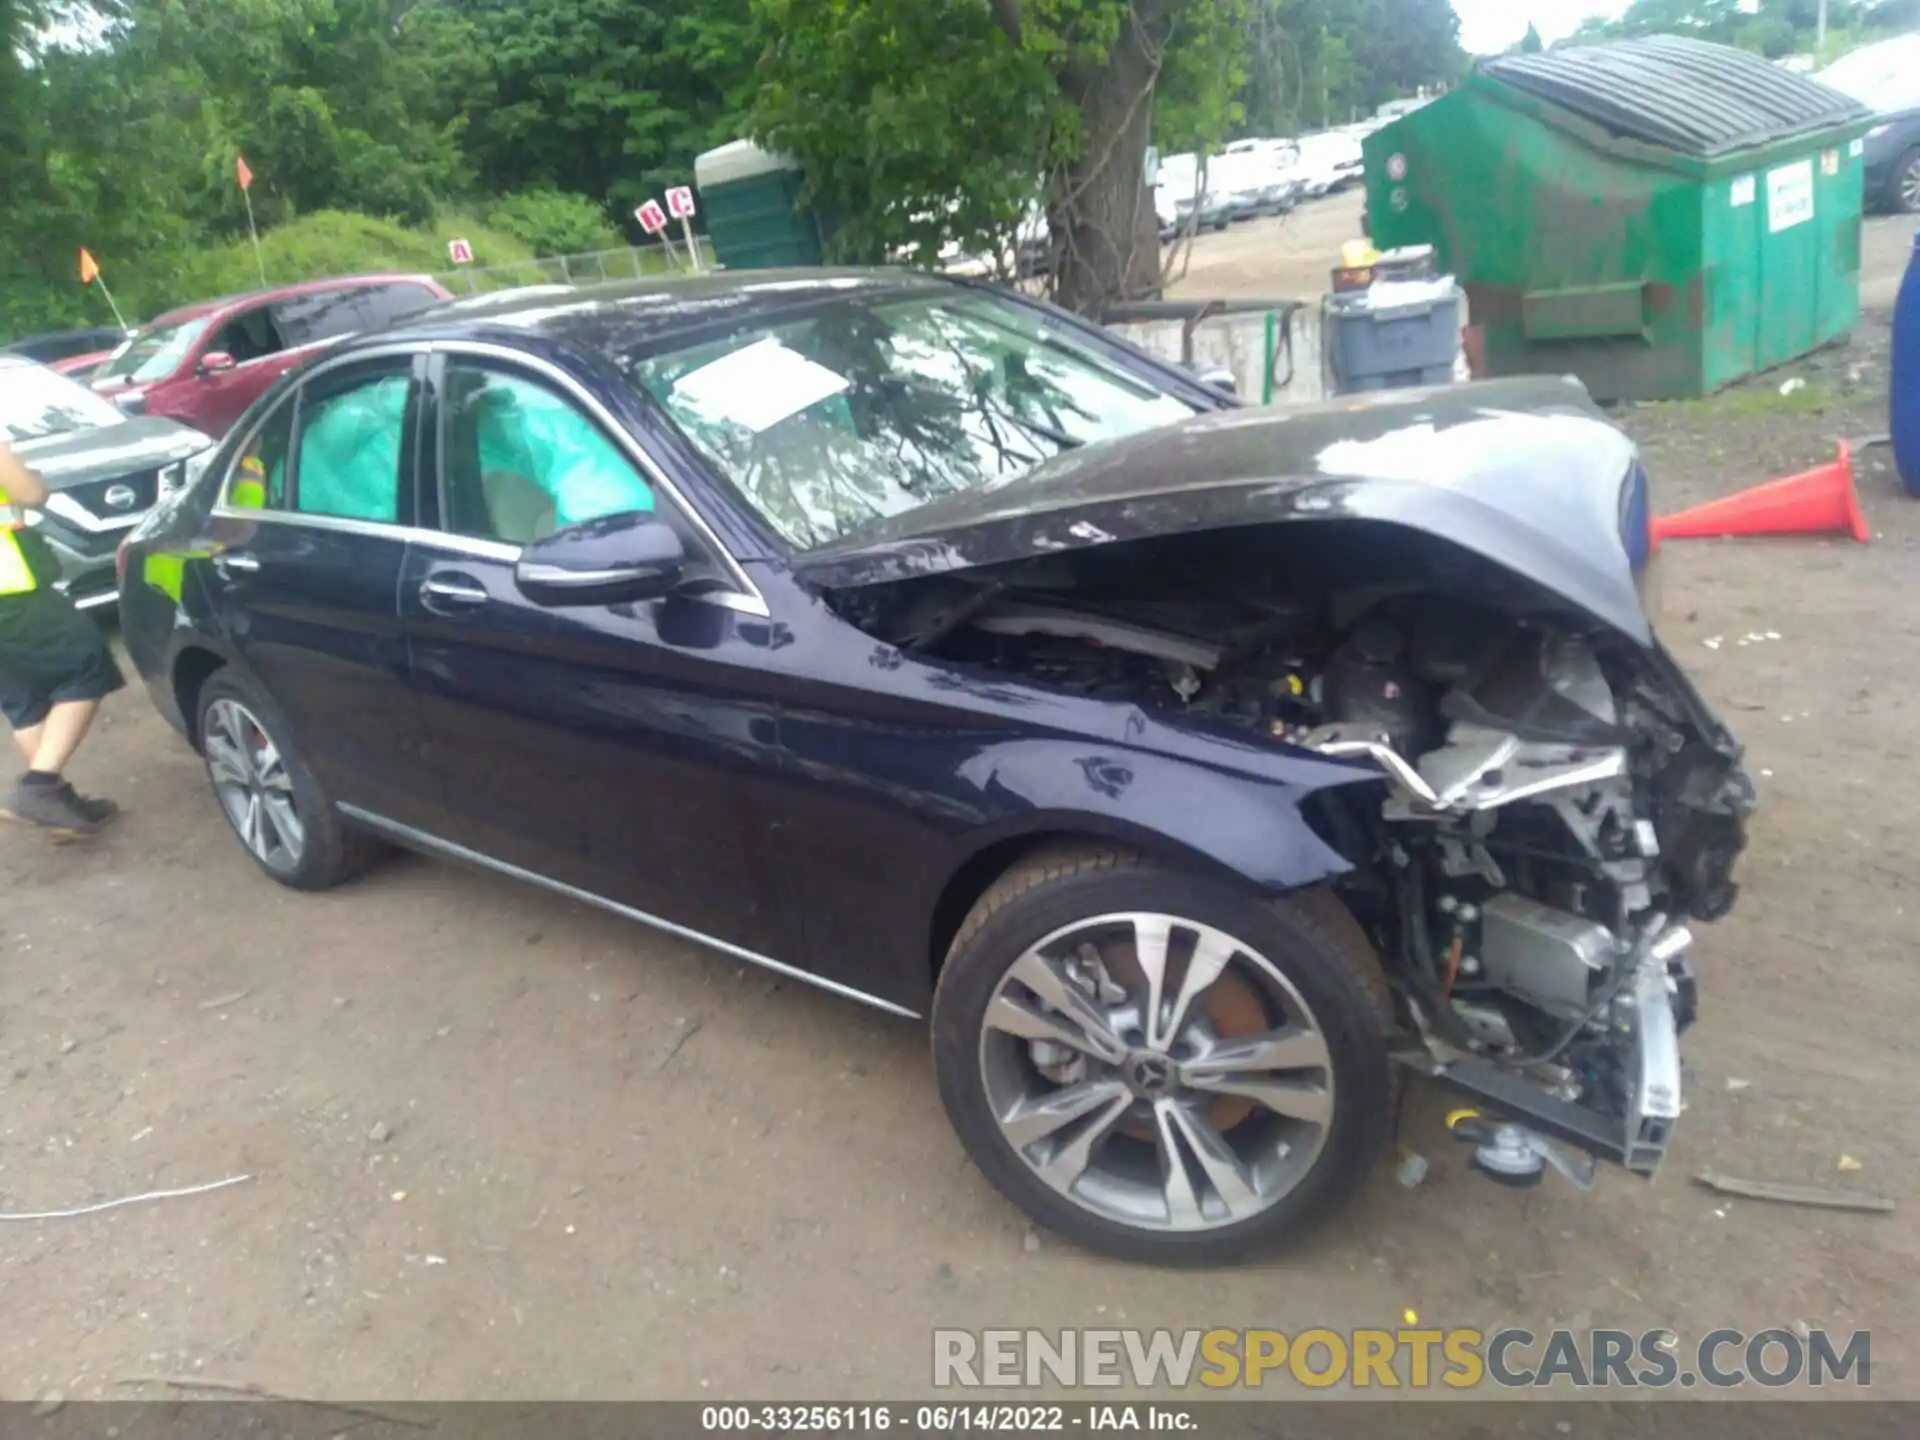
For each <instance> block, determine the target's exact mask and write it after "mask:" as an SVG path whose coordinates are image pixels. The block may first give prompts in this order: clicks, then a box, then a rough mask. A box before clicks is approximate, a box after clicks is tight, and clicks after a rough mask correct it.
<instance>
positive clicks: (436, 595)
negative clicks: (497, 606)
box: [420, 575, 493, 610]
mask: <svg viewBox="0 0 1920 1440" xmlns="http://www.w3.org/2000/svg"><path fill="white" fill-rule="evenodd" d="M492 599H493V597H492V596H491V595H489V594H488V593H487V590H486V587H485V586H484V585H482V584H481V583H480V582H479V581H477V580H470V579H468V578H467V577H466V576H465V575H429V576H428V577H427V578H426V579H425V580H422V581H421V582H420V600H421V603H422V604H424V605H425V606H426V607H427V608H428V609H429V610H432V609H434V608H436V607H439V608H458V607H464V608H471V607H472V606H475V605H485V604H486V603H487V602H488V601H490V600H492Z"/></svg>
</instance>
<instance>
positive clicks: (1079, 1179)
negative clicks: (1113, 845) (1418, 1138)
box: [933, 848, 1390, 1265]
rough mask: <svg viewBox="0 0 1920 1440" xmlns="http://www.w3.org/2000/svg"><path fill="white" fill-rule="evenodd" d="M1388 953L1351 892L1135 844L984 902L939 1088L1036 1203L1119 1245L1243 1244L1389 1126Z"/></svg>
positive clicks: (1339, 1190)
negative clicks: (1317, 888)
mask: <svg viewBox="0 0 1920 1440" xmlns="http://www.w3.org/2000/svg"><path fill="white" fill-rule="evenodd" d="M1388 1018H1389V1011H1388V1002H1387V999H1386V991H1385V985H1384V981H1383V980H1382V977H1381V973H1380V969H1379V965H1378V961H1377V958H1376V957H1375V955H1374V953H1373V950H1372V947H1371V946H1370V945H1369V944H1368V943H1367V940H1366V937H1365V935H1364V934H1363V933H1362V932H1361V931H1360V929H1359V927H1358V926H1357V925H1356V924H1355V923H1354V921H1353V919H1352V917H1351V916H1350V915H1348V914H1347V912H1346V911H1345V910H1344V908H1343V907H1341V906H1340V905H1339V903H1338V902H1337V901H1336V900H1334V899H1333V898H1332V897H1331V896H1328V895H1325V894H1314V895H1308V896H1300V897H1290V898H1289V899H1286V900H1282V901H1279V902H1268V901H1265V900H1262V899H1260V898H1258V897H1256V896H1252V895H1249V894H1247V893H1245V892H1243V891H1241V890H1238V889H1236V888H1235V887H1233V886H1232V885H1229V884H1226V883H1223V882H1221V881H1217V880H1214V879H1211V878H1209V877H1206V876H1202V875H1196V874H1191V873H1187V872H1184V871H1181V870H1176V869H1171V868H1167V867H1164V866H1161V865H1158V864H1155V863H1153V862H1151V861H1149V860H1146V859H1144V858H1142V857H1141V856H1139V855H1137V854H1135V853H1133V852H1130V851H1125V850H1118V849H1108V848H1094V849H1075V850H1066V851H1054V852H1049V853H1046V854H1042V855H1039V856H1036V857H1035V858H1033V859H1032V860H1031V861H1029V862H1027V863H1024V864H1022V865H1020V866H1018V867H1016V868H1015V869H1014V870H1012V871H1010V872H1009V873H1008V874H1007V875H1005V876H1003V877H1002V878H1001V880H1000V881H999V882H998V883H996V884H995V885H994V886H993V887H992V888H991V889H989V890H988V892H987V893H986V894H985V895H984V896H982V898H981V899H980V901H979V903H978V904H977V905H976V906H975V907H974V909H973V912H972V913H971V914H970V915H969V916H968V918H967V920H966V922H965V924H964V925H962V927H961V929H960V932H959V935H958V936H957V938H956V939H955V941H954V943H953V947H952V949H951V951H950V953H949V956H948V959H947V964H946V967H945V969H944V970H943V971H942V974H941V977H940V984H939V989H938V992H937V994H936V997H935V1002H934V1017H933V1020H934V1024H933V1047H934V1063H935V1068H936V1070H937V1073H938V1079H939V1086H940V1094H941V1099H942V1100H943V1101H944V1102H945V1105H946V1109H947V1114H948V1116H949V1118H950V1119H951V1120H952V1122H953V1125H954V1128H955V1129H956V1130H957V1131H958V1132H959V1135H960V1138H961V1141H962V1143H964V1144H965V1146H966V1148H967V1151H968V1153H969V1155H970V1156H971V1157H972V1159H973V1160H974V1163H976V1164H977V1165H978V1166H979V1167H980V1169H981V1171H982V1172H983V1173H984V1174H985V1175H986V1176H987V1178H988V1179H990V1180H991V1181H993V1183H994V1184H995V1185H996V1186H997V1187H998V1188H999V1189H1000V1190H1001V1191H1002V1192H1003V1193H1004V1194H1005V1195H1006V1196H1007V1197H1008V1198H1009V1199H1011V1200H1012V1201H1013V1202H1014V1203H1015V1204H1017V1205H1018V1206H1020V1208H1021V1209H1023V1210H1025V1211H1026V1212H1027V1214H1028V1215H1030V1216H1032V1217H1033V1218H1034V1219H1035V1220H1036V1221H1038V1222H1040V1223H1041V1224H1043V1225H1045V1226H1047V1227H1048V1228H1050V1229H1052V1230H1055V1231H1058V1232H1059V1233H1060V1234H1062V1235H1064V1236H1066V1237H1067V1238H1068V1239H1070V1240H1072V1241H1075V1242H1076V1243H1078V1244H1081V1245H1084V1246H1086V1247H1087V1248H1088V1249H1091V1250H1098V1251H1101V1252H1103V1253H1105V1254H1109V1255H1114V1256H1118V1257H1120V1258H1123V1259H1129V1260H1140V1261H1146V1262H1150V1263H1157V1264H1170V1265H1206V1264H1219V1263H1225V1262H1229V1261H1234V1260H1238V1259H1241V1258H1243V1257H1245V1256H1246V1255H1248V1254H1249V1253H1252V1252H1255V1251H1257V1250H1259V1249H1262V1248H1264V1247H1266V1246H1268V1245H1270V1244H1273V1243H1276V1242H1278V1241H1280V1240H1281V1239H1283V1238H1285V1237H1289V1236H1291V1235H1292V1234H1294V1233H1296V1232H1297V1231H1299V1230H1300V1229H1301V1228H1302V1227H1304V1226H1305V1225H1306V1224H1307V1223H1308V1222H1309V1221H1310V1220H1312V1219H1313V1218H1315V1217H1316V1216H1318V1215H1320V1214H1322V1213H1324V1212H1326V1211H1328V1210H1330V1209H1331V1208H1333V1207H1334V1206H1336V1205H1338V1204H1339V1203H1340V1202H1341V1201H1342V1200H1344V1199H1345V1198H1346V1197H1347V1196H1348V1195H1349V1194H1350V1193H1351V1192H1352V1191H1353V1189H1354V1188H1355V1187H1356V1186H1357V1185H1358V1184H1359V1183H1360V1181H1361V1180H1362V1179H1363V1178H1364V1177H1365V1175H1366V1173H1367V1171H1368V1169H1369V1167H1370V1166H1371V1164H1372V1162H1373V1159H1374V1157H1375V1155H1376V1154H1377V1153H1378V1151H1379V1148H1380V1146H1381V1144H1382V1142H1383V1141H1384V1139H1385V1138H1386V1134H1387V1129H1388V1125H1389V1109H1390V1106H1389V1082H1388V1064H1387V1050H1386V1040H1385V1033H1386V1028H1387V1024H1388Z"/></svg>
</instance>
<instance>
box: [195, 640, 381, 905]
mask: <svg viewBox="0 0 1920 1440" xmlns="http://www.w3.org/2000/svg"><path fill="white" fill-rule="evenodd" d="M199 703H200V713H199V715H198V716H197V717H196V721H197V726H198V728H197V729H196V730H195V731H194V733H195V734H196V735H198V736H199V737H200V751H201V754H202V756H203V757H204V758H205V760H206V763H207V777H208V780H209V782H210V783H211V785H212V787H213V791H214V798H215V800H216V801H217V802H218V803H219V805H220V809H221V813H222V814H223V815H225V816H226V819H227V823H228V825H230V826H231V827H232V828H233V832H234V835H235V837H236V838H237V839H238V840H239V841H240V844H241V846H242V848H244V849H245V850H246V852H247V854H248V855H249V856H251V857H252V859H253V861H254V863H255V864H256V865H258V866H259V867H260V868H261V869H262V870H264V871H265V872H266V873H267V874H268V875H269V876H271V877H272V878H273V879H275V880H277V881H279V882H280V883H281V884H282V885H285V886H287V887H289V888H290V889H294V890H309V891H315V890H330V889H332V888H333V887H334V886H336V885H339V884H341V883H342V882H344V881H347V880H350V879H352V878H353V877H354V876H355V875H358V874H359V873H360V872H361V871H363V870H365V869H366V868H367V867H368V866H369V865H372V864H373V863H374V862H375V861H376V860H378V859H380V858H381V857H382V856H383V855H385V854H387V853H388V850H387V847H386V846H384V845H382V844H381V843H380V842H379V841H377V840H374V839H373V838H371V837H370V836H367V835H363V834H360V833H359V832H357V831H354V830H349V829H348V828H347V827H346V826H345V825H343V824H342V823H341V820H340V815H339V812H338V811H336V810H335V809H334V807H333V799H332V797H331V796H329V795H328V794H327V793H326V791H325V790H324V789H323V788H322V786H321V784H320V782H319V781H318V780H317V779H315V778H314V774H313V772H312V770H310V769H309V768H308V766H307V763H306V761H305V760H303V759H302V758H301V756H300V752H299V749H298V747H297V745H296V743H295V741H294V736H293V727H292V726H291V725H289V724H288V723H287V719H286V717H285V716H284V715H282V714H281V713H280V708H279V707H278V706H277V705H275V704H274V703H273V701H272V700H271V699H270V698H268V696H267V694H266V692H265V691H263V690H262V689H261V688H260V687H259V686H258V685H256V684H254V683H253V682H252V681H250V680H248V679H247V678H245V677H244V676H242V675H239V674H237V673H235V672H234V671H232V670H220V671H217V672H215V674H214V675H213V676H211V677H210V678H209V679H208V680H207V682H206V684H204V685H203V686H201V687H200V697H199Z"/></svg>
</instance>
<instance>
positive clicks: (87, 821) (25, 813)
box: [0, 781, 112, 837]
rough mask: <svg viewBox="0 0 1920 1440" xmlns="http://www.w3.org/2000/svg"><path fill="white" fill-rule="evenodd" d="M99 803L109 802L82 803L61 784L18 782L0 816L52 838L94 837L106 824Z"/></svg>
mask: <svg viewBox="0 0 1920 1440" xmlns="http://www.w3.org/2000/svg"><path fill="white" fill-rule="evenodd" d="M101 803H107V804H111V803H112V802H111V801H108V802H98V801H95V802H91V803H90V802H87V801H83V800H82V799H81V798H80V797H79V796H78V795H76V794H74V793H73V787H72V786H71V785H68V784H66V783H65V782H64V781H62V782H61V783H60V784H58V785H28V784H26V783H25V782H24V781H22V782H21V783H18V784H16V785H15V786H14V787H13V794H12V795H11V796H9V797H8V799H7V805H6V809H5V810H4V811H0V813H3V814H5V815H6V816H7V817H8V818H9V819H12V820H18V821H20V822H21V823H22V824H23V825H35V826H38V827H39V828H40V829H42V830H47V831H50V832H52V833H53V834H54V835H56V836H66V837H76V836H82V835H93V834H96V833H98V831H99V829H100V827H101V825H103V824H104V823H105V822H106V815H103V814H101V813H100V812H99V810H98V808H97V807H98V805H99V804H101ZM107 813H108V814H111V813H112V812H111V811H109V812H107Z"/></svg>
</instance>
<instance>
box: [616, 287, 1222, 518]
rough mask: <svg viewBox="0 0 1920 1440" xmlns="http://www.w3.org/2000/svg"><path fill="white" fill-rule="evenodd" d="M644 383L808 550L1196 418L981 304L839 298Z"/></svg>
mask: <svg viewBox="0 0 1920 1440" xmlns="http://www.w3.org/2000/svg"><path fill="white" fill-rule="evenodd" d="M631 373H632V374H633V377H634V379H635V380H636V381H638V383H639V384H640V385H642V386H643V387H644V388H645V389H646V391H647V392H648V393H649V394H650V395H652V396H653V398H654V399H655V400H657V401H659V402H660V403H661V404H662V405H664V406H665V407H666V409H667V411H668V413H669V414H671V415H672V416H673V418H674V419H675V420H676V421H677V422H678V423H679V424H680V426H681V428H682V429H683V430H685V432H686V433H687V434H688V436H690V437H691V438H692V439H693V441H694V443H695V444H697V445H698V446H699V447H700V448H701V449H702V450H704V451H705V452H706V453H707V455H708V456H710V457H711V458H712V459H713V461H714V463H715V464H716V465H718V466H719V468H720V469H721V471H722V472H723V473H724V474H725V475H726V476H727V478H728V479H729V480H731V481H732V482H733V484H734V486H735V487H736V488H737V489H738V490H739V491H740V493H741V494H742V495H743V496H744V497H745V498H746V500H747V501H748V503H749V504H751V505H752V506H753V507H754V508H755V509H756V510H757V511H759V513H760V514H761V516H762V517H763V518H765V520H766V521H767V523H768V524H770V525H771V526H772V527H773V528H774V529H775V530H776V531H777V532H779V534H781V535H782V536H784V537H785V538H786V539H787V540H788V541H789V542H790V543H791V544H793V545H795V546H797V547H799V548H801V549H813V548H816V547H818V546H822V545H827V544H831V543H832V542H833V541H835V540H838V539H839V538H841V537H842V536H844V535H846V534H848V533H849V532H851V531H853V530H857V529H859V528H860V527H861V526H864V525H868V524H871V523H874V522H876V521H880V520H885V519H889V518H891V517H893V516H897V515H901V514H904V513H905V512H907V511H910V510H913V509H916V508H917V507H919V506H921V505H924V504H926V503H927V502H929V501H931V500H936V499H938V498H940V497H941V496H943V495H951V494H953V493H955V492H957V491H963V490H979V489H990V488H992V487H995V486H999V485H1004V484H1007V483H1008V482H1009V481H1012V480H1016V479H1018V478H1019V477H1021V476H1022V475H1025V474H1026V473H1027V472H1028V471H1029V470H1031V469H1033V467H1034V466H1036V465H1038V464H1039V463H1040V462H1041V461H1043V460H1047V459H1050V458H1051V457H1052V456H1054V455H1057V454H1059V453H1060V452H1061V451H1062V450H1068V449H1072V448H1074V447H1076V446H1079V445H1084V444H1088V443H1091V442H1094V441H1099V440H1111V439H1117V438H1119V437H1120V436H1123V435H1132V434H1135V433H1137V432H1139V431H1141V430H1148V429H1152V428H1154V427H1156V426H1160V425H1167V424H1171V423H1172V422H1174V421H1176V420H1182V419H1185V418H1187V417H1188V416H1190V415H1193V414H1195V413H1197V411H1198V410H1199V408H1200V407H1198V406H1197V405H1191V404H1188V403H1187V402H1185V401H1183V400H1180V399H1177V398H1175V397H1174V396H1172V395H1170V394H1167V393H1165V392H1164V391H1162V390H1159V389H1156V388H1155V387H1154V386H1153V385H1152V384H1151V383H1150V382H1148V381H1145V380H1142V379H1140V378H1138V377H1136V376H1133V375H1130V374H1128V373H1126V372H1125V371H1123V370H1121V369H1119V368H1118V367H1117V366H1115V365H1114V364H1113V363H1112V362H1110V361H1107V360H1105V359H1102V358H1100V357H1099V356H1097V355H1095V354H1094V353H1093V352H1092V351H1090V350H1083V349H1082V348H1080V347H1079V346H1078V345H1076V344H1075V343H1074V342H1073V341H1072V340H1071V339H1070V338H1069V337H1068V336H1066V335H1063V334H1061V333H1059V332H1057V331H1055V330H1054V329H1052V328H1051V327H1049V326H1048V325H1047V324H1046V323H1045V322H1044V321H1043V320H1041V319H1040V318H1039V317H1037V316H1035V315H1033V314H1031V313H1030V312H1028V311H1025V310H1024V309H1021V308H1019V307H1016V306H1014V305H1011V304H1009V303H1007V302H1005V301H1001V300H997V299H994V298H992V297H990V296H983V295H973V294H959V295H951V296H948V295H942V296H938V297H934V298H925V297H914V298H911V299H899V300H891V301H887V300H880V301H874V300H854V299H847V300H842V301H837V302H835V303H834V304H833V305H831V306H830V307H828V308H825V309H822V310H819V311H815V312H812V313H809V314H808V315H807V316H806V317H805V318H804V319H800V320H790V321H786V322H784V323H781V324H778V325H774V326H769V327H764V328H756V329H751V330H744V331H738V332H735V333H734V334H732V335H729V336H727V337H726V338H725V339H723V340H718V341H714V342H711V343H709V344H705V345H701V346H699V347H697V348H693V349H686V350H679V351H675V352H672V353H668V354H664V355H663V354H657V353H656V354H648V355H644V356H638V357H636V358H635V360H634V363H633V366H632V372H631Z"/></svg>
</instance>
